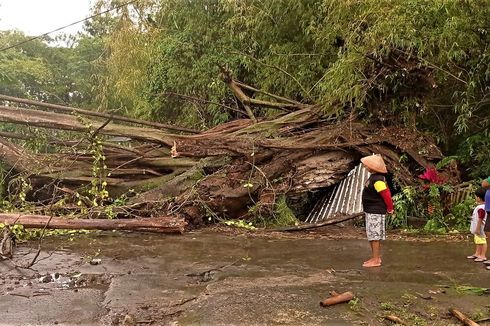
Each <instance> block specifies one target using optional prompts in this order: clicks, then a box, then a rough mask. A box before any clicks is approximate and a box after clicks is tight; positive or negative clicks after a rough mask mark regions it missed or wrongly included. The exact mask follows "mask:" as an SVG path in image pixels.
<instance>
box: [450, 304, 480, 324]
mask: <svg viewBox="0 0 490 326" xmlns="http://www.w3.org/2000/svg"><path fill="white" fill-rule="evenodd" d="M449 312H450V313H451V314H452V315H453V316H454V317H456V318H458V319H459V320H460V321H461V322H462V323H463V324H465V325H466V326H478V324H477V323H475V322H474V321H473V320H471V319H469V318H468V317H467V316H466V315H465V314H463V313H462V312H461V311H459V310H457V309H455V308H449Z"/></svg>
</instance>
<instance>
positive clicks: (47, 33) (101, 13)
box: [0, 0, 139, 52]
mask: <svg viewBox="0 0 490 326" xmlns="http://www.w3.org/2000/svg"><path fill="white" fill-rule="evenodd" d="M138 1H139V0H131V1H128V2H125V3H123V4H121V5H119V6H116V7H114V8H111V9H107V10H105V11H102V12H99V13H97V14H95V15H92V16H89V17H86V18H84V19H81V20H78V21H76V22H73V23H71V24H68V25H65V26H62V27H59V28H57V29H54V30H52V31H49V32H46V33H44V34H41V35H38V36H34V37H31V38H29V39H27V40H24V41H22V42H19V43H16V44H13V45H10V46H6V47H3V48H1V49H0V52H3V51H7V50H10V49H12V48H15V47H18V46H19V45H22V44H25V43H28V42H31V41H34V40H37V39H40V38H43V37H45V36H48V35H49V34H51V33H54V32H58V31H61V30H62V29H65V28H67V27H70V26H73V25H76V24H80V23H83V22H85V21H87V20H90V19H92V18H95V17H97V16H100V15H103V14H106V13H108V12H111V11H113V10H116V9H119V8H122V7H124V6H127V5H129V4H132V3H135V2H138Z"/></svg>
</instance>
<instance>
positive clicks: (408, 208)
mask: <svg viewBox="0 0 490 326" xmlns="http://www.w3.org/2000/svg"><path fill="white" fill-rule="evenodd" d="M416 197H417V191H416V189H415V188H414V187H410V186H408V187H404V188H403V189H402V191H401V192H400V193H398V194H396V195H394V196H393V204H394V209H395V213H394V214H393V215H391V217H390V218H389V219H388V223H387V224H388V225H389V226H390V227H393V228H401V227H407V222H408V216H409V214H415V215H416V216H417V215H418V212H417V209H418V207H417V205H416V199H417V198H416Z"/></svg>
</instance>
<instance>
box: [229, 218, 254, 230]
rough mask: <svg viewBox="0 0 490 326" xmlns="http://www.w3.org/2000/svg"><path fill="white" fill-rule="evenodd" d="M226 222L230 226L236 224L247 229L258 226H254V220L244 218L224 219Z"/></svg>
mask: <svg viewBox="0 0 490 326" xmlns="http://www.w3.org/2000/svg"><path fill="white" fill-rule="evenodd" d="M223 223H224V224H226V225H228V226H234V227H237V228H242V229H247V230H256V229H257V228H256V227H255V226H253V224H252V222H247V221H244V220H226V221H223Z"/></svg>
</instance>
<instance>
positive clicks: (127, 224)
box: [0, 214, 187, 233]
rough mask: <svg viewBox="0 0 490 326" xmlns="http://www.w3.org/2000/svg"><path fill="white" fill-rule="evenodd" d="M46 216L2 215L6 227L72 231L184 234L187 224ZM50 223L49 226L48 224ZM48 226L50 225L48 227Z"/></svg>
mask: <svg viewBox="0 0 490 326" xmlns="http://www.w3.org/2000/svg"><path fill="white" fill-rule="evenodd" d="M49 219H50V217H49V216H45V215H21V214H0V222H1V223H3V224H5V225H11V224H20V225H22V226H24V227H25V228H44V227H46V228H47V229H72V230H80V229H84V230H128V231H142V232H155V233H184V230H185V227H186V225H187V222H186V221H185V220H184V219H183V218H179V217H173V216H164V217H155V218H140V219H113V220H109V219H67V218H61V217H52V218H51V220H49ZM48 222H49V224H48ZM47 224H48V225H47Z"/></svg>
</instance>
